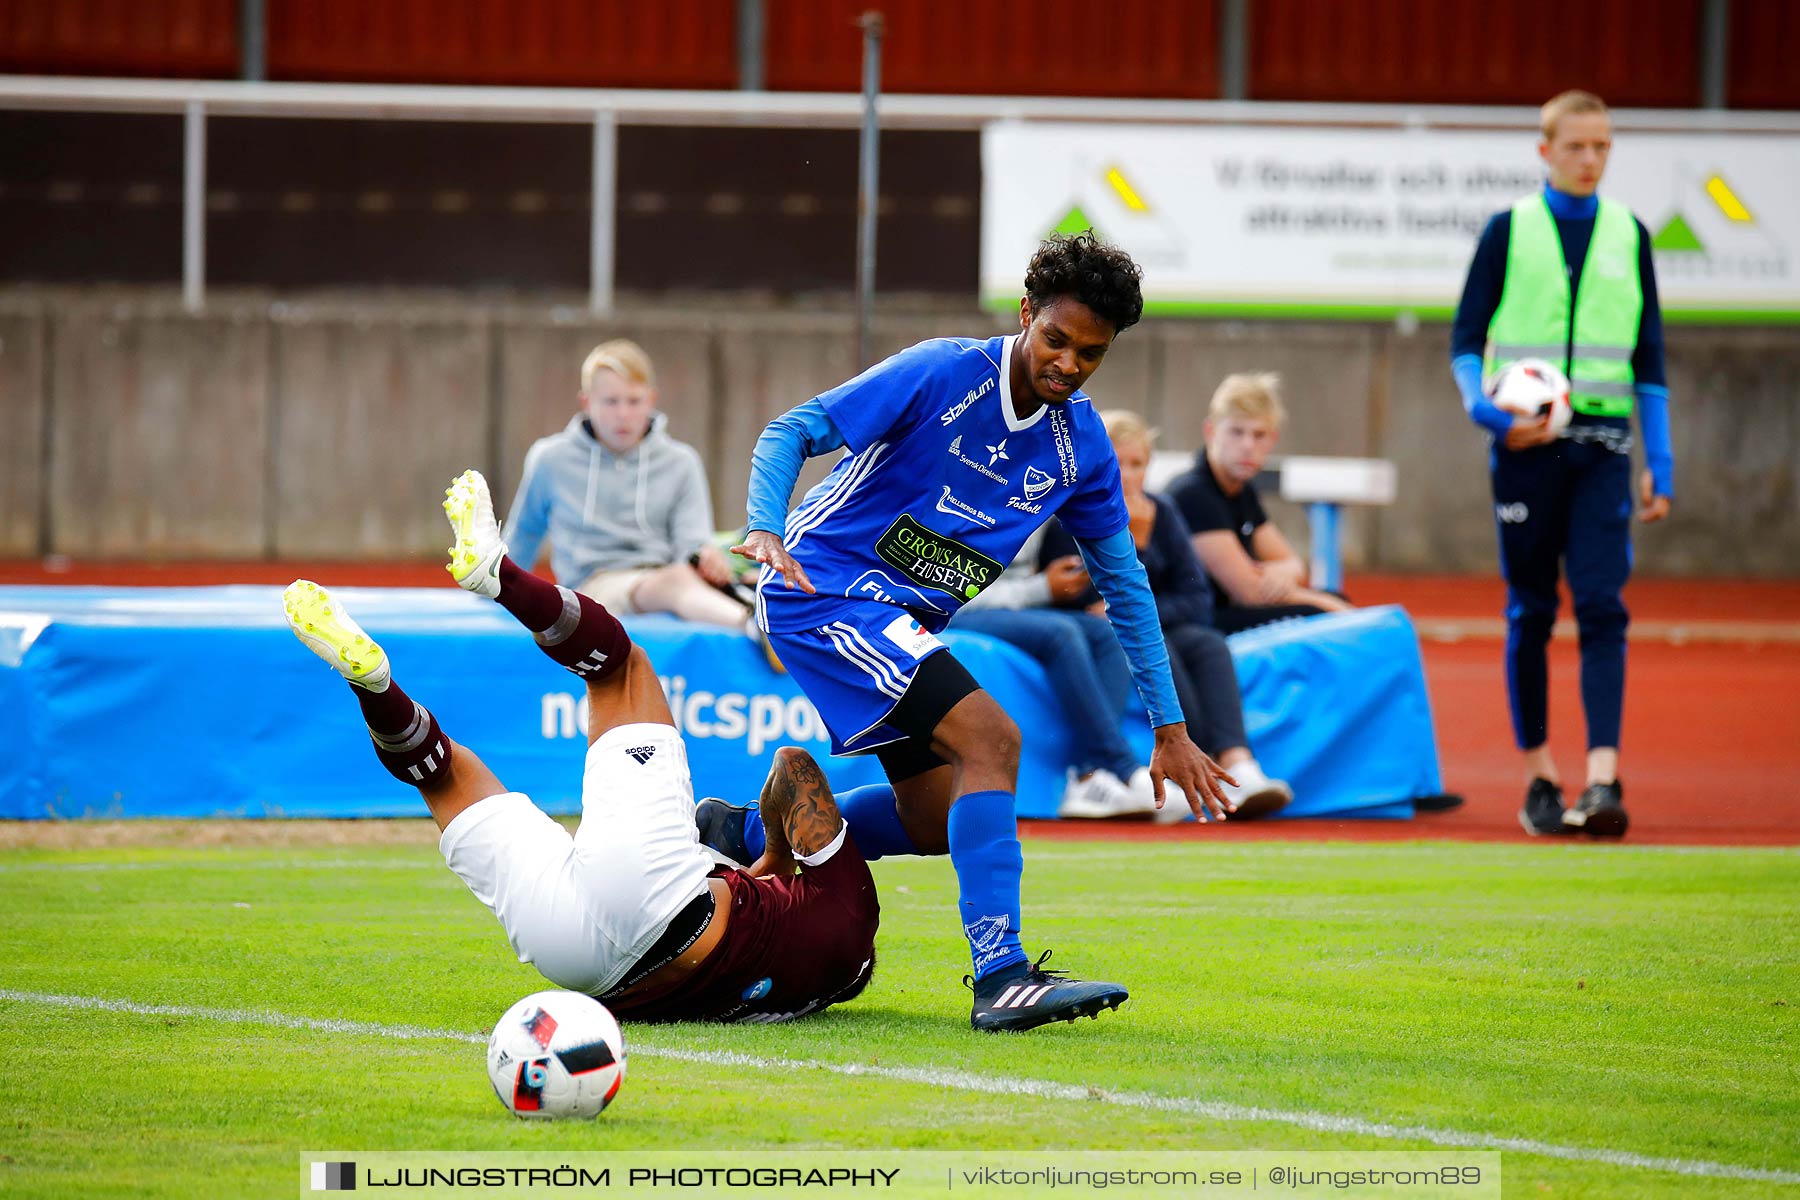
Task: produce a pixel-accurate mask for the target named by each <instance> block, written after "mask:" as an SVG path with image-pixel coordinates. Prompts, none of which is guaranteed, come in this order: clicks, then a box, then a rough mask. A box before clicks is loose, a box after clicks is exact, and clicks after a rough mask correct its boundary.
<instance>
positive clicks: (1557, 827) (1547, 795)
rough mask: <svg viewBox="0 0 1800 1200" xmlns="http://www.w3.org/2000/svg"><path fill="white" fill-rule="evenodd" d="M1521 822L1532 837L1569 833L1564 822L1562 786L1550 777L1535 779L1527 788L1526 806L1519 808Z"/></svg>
mask: <svg viewBox="0 0 1800 1200" xmlns="http://www.w3.org/2000/svg"><path fill="white" fill-rule="evenodd" d="M1519 824H1521V825H1523V826H1524V827H1525V832H1526V833H1529V834H1530V835H1531V836H1532V837H1554V836H1557V835H1560V834H1564V833H1568V832H1569V827H1568V826H1567V825H1564V824H1563V799H1562V788H1561V787H1560V786H1559V785H1557V784H1554V783H1551V782H1550V781H1549V780H1548V779H1534V780H1532V781H1531V786H1530V787H1528V788H1526V789H1525V807H1524V808H1521V809H1520V810H1519Z"/></svg>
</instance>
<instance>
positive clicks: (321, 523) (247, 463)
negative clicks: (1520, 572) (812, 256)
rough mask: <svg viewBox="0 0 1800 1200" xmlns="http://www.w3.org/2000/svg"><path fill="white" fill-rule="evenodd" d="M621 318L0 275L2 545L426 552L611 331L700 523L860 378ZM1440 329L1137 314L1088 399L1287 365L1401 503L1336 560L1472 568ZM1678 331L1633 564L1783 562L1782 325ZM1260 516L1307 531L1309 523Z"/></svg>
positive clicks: (1203, 383) (1193, 395)
mask: <svg viewBox="0 0 1800 1200" xmlns="http://www.w3.org/2000/svg"><path fill="white" fill-rule="evenodd" d="M622 307H623V308H624V311H626V312H627V313H628V314H629V315H627V316H624V317H621V318H620V319H618V320H615V321H609V322H603V323H602V322H594V321H592V320H591V319H589V318H588V316H587V314H586V313H585V312H584V311H583V310H581V309H580V308H578V307H572V306H570V307H558V306H552V305H518V304H501V303H496V304H479V303H472V302H466V301H449V300H445V301H432V300H406V299H390V300H361V299H359V300H353V301H352V300H346V301H341V302H338V301H324V300H320V301H308V302H301V303H296V302H291V301H284V302H274V303H271V302H270V301H268V300H267V299H266V298H257V297H249V296H242V297H231V296H223V295H222V296H215V297H214V298H213V299H212V301H211V302H210V303H209V306H208V310H207V312H206V313H205V314H204V315H202V316H197V317H195V316H188V315H186V314H184V313H183V312H181V310H180V307H179V305H178V304H177V303H176V302H175V299H174V298H173V297H171V296H169V295H168V294H166V293H117V294H109V295H106V296H99V295H96V294H94V293H92V292H81V293H74V292H60V291H23V290H13V291H7V292H0V555H7V556H32V555H37V554H46V553H59V554H68V555H73V556H78V557H117V558H214V557H216V558H242V557H253V558H255V557H276V558H281V557H291V558H344V559H370V558H387V557H429V556H433V555H435V554H437V553H439V552H440V550H441V547H442V543H443V530H442V520H441V517H440V516H439V514H438V511H437V508H436V504H437V499H438V496H439V493H440V492H441V490H442V488H443V486H444V484H445V483H446V482H447V481H448V480H449V478H450V477H451V476H452V475H453V474H454V473H455V472H456V471H458V470H460V469H461V468H463V467H465V466H471V465H472V466H477V467H480V468H481V469H482V470H484V471H486V472H487V473H488V476H489V478H490V479H491V480H492V481H493V483H494V485H495V490H496V493H497V497H498V499H499V502H500V503H501V504H502V505H504V504H506V503H508V502H509V501H510V499H511V495H512V491H513V489H514V487H515V486H516V485H517V482H518V476H519V467H520V464H521V462H522V460H523V458H524V454H525V450H526V448H527V447H528V446H529V445H530V444H531V442H532V440H533V439H535V438H537V437H540V436H543V435H544V434H546V433H549V432H552V431H554V430H556V429H558V428H560V427H561V426H562V425H563V424H564V423H566V421H567V420H568V418H569V416H570V415H571V414H572V413H573V411H574V408H575V392H576V388H577V371H578V368H579V365H580V362H581V359H582V356H583V355H584V354H585V353H586V352H587V350H588V349H589V348H590V347H591V346H592V345H593V344H594V343H595V342H597V341H600V340H602V339H604V338H607V337H617V336H625V337H631V338H635V339H636V340H638V341H639V342H641V343H642V344H643V345H644V346H645V348H646V349H647V350H649V352H650V353H651V355H652V356H653V357H654V359H655V360H656V363H657V368H658V372H659V376H660V379H659V382H660V386H661V399H662V407H663V408H664V409H665V410H666V411H667V412H668V413H669V416H670V421H671V428H672V431H673V432H674V433H675V434H676V436H678V437H680V438H682V439H683V440H685V441H688V442H691V443H693V444H694V445H695V446H696V447H697V448H698V449H699V450H700V453H701V454H702V456H703V457H704V458H705V460H706V462H707V463H708V464H709V465H710V468H711V472H710V474H711V483H712V488H713V499H714V508H715V516H716V519H717V521H718V523H719V524H720V525H721V526H729V525H732V524H735V523H737V522H740V521H741V520H742V519H743V497H744V487H745V482H746V479H747V477H748V469H749V455H750V448H751V446H752V444H753V443H754V441H755V439H756V436H757V434H758V433H759V432H760V431H761V429H762V427H763V425H764V424H765V423H766V422H767V421H768V420H769V419H770V418H771V417H773V416H774V415H776V414H777V413H779V412H781V411H782V410H784V409H786V408H788V407H790V406H791V405H793V404H795V403H797V402H799V401H800V400H803V399H806V398H807V397H809V396H812V395H814V394H816V393H817V392H819V391H821V390H823V389H825V388H827V387H830V386H832V385H834V384H836V383H838V382H840V381H842V380H843V379H845V378H847V377H848V376H849V375H851V374H852V373H853V372H854V367H855V364H854V363H853V362H852V357H853V342H854V324H853V321H852V318H851V317H850V316H849V315H848V314H847V313H844V312H841V311H826V310H791V309H788V308H784V307H782V306H780V305H777V304H774V303H770V304H767V305H764V306H761V307H758V306H755V305H747V304H739V305H736V306H734V307H727V306H725V305H723V304H722V303H720V302H718V301H716V300H709V301H707V302H704V303H698V304H695V305H693V306H685V307H676V306H672V305H670V304H669V303H668V302H666V301H663V302H660V303H657V304H626V305H624V306H622ZM1013 324H1014V322H1013V319H1012V318H1001V317H998V316H996V315H993V314H987V313H981V312H978V311H974V310H970V309H964V308H953V307H930V306H925V307H915V308H912V309H909V310H905V311H894V312H889V313H886V314H884V316H883V317H882V319H881V320H880V322H879V326H878V329H877V331H876V349H877V351H878V352H880V353H883V354H885V353H888V352H891V351H893V350H896V349H899V348H901V347H903V346H906V345H909V344H911V343H913V342H915V341H918V340H920V339H922V338H925V337H930V336H934V335H938V334H943V333H961V334H969V335H977V336H981V335H987V334H990V333H993V332H999V331H1003V330H1005V329H1008V328H1010V327H1011V326H1012V325H1013ZM1448 337H1449V334H1448V331H1447V329H1446V328H1444V327H1443V326H1434V325H1428V326H1425V327H1424V328H1422V329H1420V330H1418V331H1416V332H1413V333H1411V334H1407V333H1404V332H1402V331H1400V330H1397V329H1395V328H1394V327H1392V326H1389V325H1371V324H1325V323H1319V324H1278V323H1267V322H1262V323H1249V322H1229V321H1205V322H1202V321H1163V322H1152V323H1149V324H1146V325H1144V326H1141V327H1139V328H1137V329H1133V330H1131V331H1129V332H1128V333H1127V334H1125V335H1124V337H1122V338H1121V339H1120V340H1119V342H1118V343H1117V345H1116V346H1115V347H1114V349H1113V351H1112V353H1111V354H1110V355H1109V356H1108V359H1107V362H1106V364H1105V366H1104V367H1103V368H1102V369H1101V371H1100V373H1099V374H1098V375H1096V376H1095V378H1094V383H1093V387H1092V389H1091V390H1092V391H1093V393H1094V395H1095V397H1096V399H1097V400H1098V401H1099V402H1100V403H1101V405H1102V406H1103V407H1110V406H1118V407H1130V408H1136V409H1138V410H1140V411H1142V412H1144V413H1145V414H1147V415H1148V416H1149V417H1150V419H1151V420H1152V422H1154V423H1155V424H1156V425H1157V426H1158V427H1159V428H1160V429H1161V430H1162V431H1163V441H1162V445H1163V446H1164V447H1165V448H1174V449H1181V448H1188V447H1192V446H1194V445H1196V444H1197V443H1198V440H1199V438H1200V427H1201V422H1202V421H1203V419H1204V414H1205V405H1206V401H1207V398H1208V397H1209V395H1210V394H1211V391H1212V387H1213V385H1214V384H1215V383H1216V382H1217V380H1218V378H1219V377H1220V376H1221V375H1223V374H1225V373H1226V372H1228V371H1236V370H1252V369H1273V370H1278V371H1280V372H1281V373H1282V374H1283V376H1284V377H1285V379H1286V381H1287V386H1286V392H1287V398H1288V406H1289V409H1290V414H1291V416H1290V423H1289V427H1288V431H1287V434H1286V436H1285V437H1284V439H1283V442H1282V446H1281V449H1282V450H1283V451H1286V452H1292V453H1309V454H1350V455H1375V456H1380V457H1386V458H1390V459H1393V460H1394V461H1395V462H1396V463H1397V464H1398V467H1399V477H1400V496H1399V500H1398V502H1397V503H1396V504H1395V505H1394V506H1393V507H1391V508H1388V509H1382V510H1367V511H1360V512H1356V513H1354V514H1352V516H1351V519H1350V520H1349V521H1348V522H1347V523H1346V531H1345V539H1346V556H1347V558H1348V560H1349V562H1350V563H1351V565H1352V566H1363V567H1379V568H1383V569H1393V570H1413V571H1485V570H1490V569H1492V568H1493V566H1494V562H1495V551H1494V534H1493V524H1492V518H1491V516H1490V515H1489V500H1488V495H1487V479H1486V450H1485V446H1484V441H1483V438H1482V437H1481V436H1480V435H1479V433H1478V432H1477V431H1475V430H1474V429H1473V427H1472V426H1470V425H1469V423H1468V422H1467V420H1466V419H1465V418H1464V417H1463V415H1462V410H1461V407H1460V405H1459V404H1458V402H1457V399H1456V394H1455V390H1454V388H1453V386H1452V385H1451V383H1450V379H1449V371H1448V367H1447V365H1446V362H1447V355H1448ZM1669 342H1670V373H1671V383H1672V388H1673V391H1674V395H1675V402H1674V406H1673V411H1674V432H1675V445H1676V461H1677V504H1676V509H1675V520H1674V521H1672V522H1671V523H1669V524H1667V525H1664V526H1661V527H1657V528H1653V529H1647V530H1641V531H1640V534H1639V537H1638V541H1637V548H1638V559H1637V561H1638V565H1639V570H1640V571H1641V572H1643V573H1647V574H1678V575H1761V576H1796V575H1800V329H1767V330H1751V329H1693V328H1675V329H1673V330H1672V331H1671V333H1670V338H1669ZM828 465H829V464H827V463H823V462H820V463H815V464H812V465H811V466H809V468H808V472H807V474H806V475H805V476H804V477H803V479H802V486H806V485H808V484H810V483H811V482H813V481H815V480H816V479H818V478H819V477H820V476H822V474H823V472H824V470H825V469H826V467H827V466H828ZM1270 507H1271V511H1272V513H1273V515H1274V516H1275V517H1276V519H1277V520H1278V521H1280V522H1281V524H1282V525H1283V527H1284V528H1285V529H1287V530H1288V532H1289V535H1290V538H1291V539H1292V540H1294V541H1295V542H1296V543H1297V544H1304V541H1305V521H1304V518H1303V516H1302V514H1300V513H1298V512H1297V511H1295V510H1294V509H1292V508H1291V507H1289V506H1286V505H1282V504H1280V503H1274V504H1271V506H1270Z"/></svg>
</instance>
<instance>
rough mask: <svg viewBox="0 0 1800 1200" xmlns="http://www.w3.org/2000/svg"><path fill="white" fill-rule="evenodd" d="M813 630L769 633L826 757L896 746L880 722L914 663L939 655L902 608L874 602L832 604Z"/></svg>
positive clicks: (897, 738) (895, 734)
mask: <svg viewBox="0 0 1800 1200" xmlns="http://www.w3.org/2000/svg"><path fill="white" fill-rule="evenodd" d="M831 608H832V610H833V611H832V619H831V620H830V621H828V622H827V623H826V624H824V625H821V626H819V627H818V628H816V629H804V630H801V631H799V632H797V633H774V632H771V633H770V634H769V635H768V638H769V645H770V647H771V648H773V649H774V651H775V654H776V656H777V657H778V658H780V659H781V665H782V666H784V667H786V668H787V670H788V674H789V675H792V676H793V677H794V682H795V683H797V684H799V685H800V690H801V691H803V692H805V693H806V698H807V699H809V700H811V701H812V702H813V707H815V708H817V709H818V710H819V716H820V717H821V718H823V719H824V721H825V728H826V729H827V730H829V731H830V732H831V752H832V753H833V754H867V753H869V752H870V751H872V750H875V749H877V748H879V747H881V746H887V745H891V744H892V743H895V742H903V741H905V740H906V739H907V735H906V734H905V733H902V732H901V731H900V730H898V729H895V728H894V727H893V726H891V725H889V724H888V723H887V719H888V716H889V714H891V713H892V712H893V711H894V706H895V705H896V704H899V703H900V698H901V697H902V696H904V695H906V689H907V688H909V687H911V686H912V681H913V676H914V675H915V674H916V673H917V672H918V670H919V664H920V663H922V662H924V661H925V660H926V659H927V658H929V657H931V655H933V654H935V653H937V652H938V651H940V650H942V649H944V643H942V642H940V641H938V640H937V638H936V637H935V636H934V635H933V634H931V633H930V632H928V631H927V630H926V629H924V628H923V627H922V626H920V625H919V623H918V622H917V621H915V620H913V618H912V614H910V613H908V612H907V611H906V610H905V609H902V608H898V607H896V606H894V605H892V604H882V603H880V602H878V601H873V600H871V601H867V602H863V603H851V604H849V605H844V604H842V603H838V604H833V605H832V606H831Z"/></svg>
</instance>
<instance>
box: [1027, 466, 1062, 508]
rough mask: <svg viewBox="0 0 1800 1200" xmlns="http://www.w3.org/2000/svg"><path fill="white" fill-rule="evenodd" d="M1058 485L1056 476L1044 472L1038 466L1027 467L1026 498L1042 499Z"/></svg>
mask: <svg viewBox="0 0 1800 1200" xmlns="http://www.w3.org/2000/svg"><path fill="white" fill-rule="evenodd" d="M1055 486H1056V480H1055V478H1054V477H1052V476H1049V475H1046V474H1044V472H1042V471H1040V470H1038V469H1037V468H1036V467H1026V468H1025V498H1026V499H1027V500H1041V499H1043V496H1044V493H1045V492H1047V491H1049V490H1050V489H1051V488H1053V487H1055Z"/></svg>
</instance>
